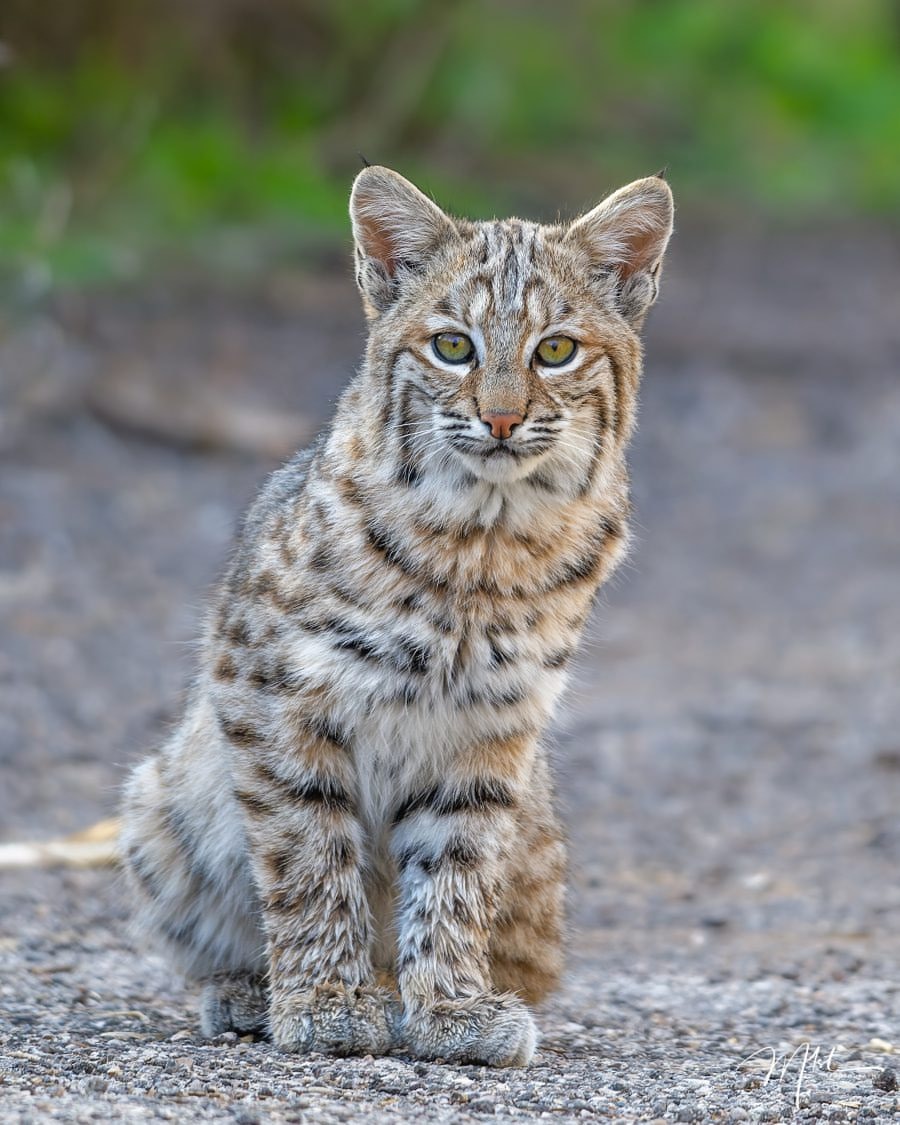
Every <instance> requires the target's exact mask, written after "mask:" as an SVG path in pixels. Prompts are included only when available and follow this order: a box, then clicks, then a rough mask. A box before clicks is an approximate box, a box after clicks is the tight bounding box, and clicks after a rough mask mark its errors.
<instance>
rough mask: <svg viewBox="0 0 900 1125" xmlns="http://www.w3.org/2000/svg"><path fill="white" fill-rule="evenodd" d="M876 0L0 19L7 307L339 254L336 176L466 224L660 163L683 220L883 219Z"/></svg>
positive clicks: (105, 9) (554, 208)
mask: <svg viewBox="0 0 900 1125" xmlns="http://www.w3.org/2000/svg"><path fill="white" fill-rule="evenodd" d="M898 55H900V15H898V9H897V5H896V4H895V3H893V2H892V0H856V2H854V3H845V2H842V0H796V2H795V3H791V4H783V3H779V2H777V0H735V2H733V3H728V4H722V3H719V2H717V0H644V2H639V0H566V2H564V3H561V4H557V5H553V6H550V5H547V4H545V3H542V2H540V0H375V2H373V3H367V4H359V3H355V2H354V0H194V2H192V3H190V4H184V3H179V2H177V0H154V2H152V3H151V2H149V0H131V2H126V0H80V2H79V3H77V4H67V5H63V6H62V7H60V6H58V5H55V6H47V5H36V4H34V3H31V2H29V0H5V3H4V5H3V12H2V16H0V249H2V263H0V269H2V273H3V275H4V277H5V278H6V280H7V281H8V282H9V281H12V282H13V283H14V284H15V286H16V287H17V288H18V289H20V290H24V291H25V292H27V293H30V294H35V293H41V292H43V291H45V290H47V289H50V288H53V287H54V286H60V285H78V284H84V283H88V282H91V283H92V282H96V281H110V280H118V279H130V278H133V277H134V276H136V275H139V274H141V273H143V272H145V271H146V270H147V269H149V268H151V267H152V266H153V265H154V264H156V265H158V264H159V262H160V261H161V260H167V259H168V260H170V259H172V258H175V259H176V260H181V261H182V262H183V261H184V260H185V259H191V260H192V261H194V262H204V263H207V264H209V265H212V264H214V265H215V268H217V269H222V268H228V269H232V270H236V269H241V268H245V269H251V270H257V269H259V268H260V265H261V263H266V264H271V263H272V262H273V261H279V260H281V261H283V260H284V259H285V258H287V259H290V258H292V256H293V255H296V253H297V252H298V248H299V247H303V246H304V245H306V244H308V243H309V242H310V241H311V242H313V243H316V244H318V245H321V244H323V243H325V244H327V243H328V242H331V241H343V240H344V239H345V231H346V227H345V196H346V189H347V184H348V181H349V178H350V176H351V175H352V174H353V172H354V171H355V170H356V169H357V168H358V167H359V164H360V160H359V156H358V155H357V154H358V153H362V154H364V155H365V156H366V157H367V158H368V159H369V160H370V161H371V162H373V163H386V164H390V165H394V166H397V167H399V168H402V169H403V170H404V171H405V172H407V173H408V174H409V175H410V176H412V177H413V178H417V179H418V180H419V182H421V183H422V185H423V186H424V187H425V188H426V190H428V191H430V192H432V193H433V194H435V195H436V196H437V197H438V198H440V199H443V200H447V201H449V202H450V203H451V204H452V205H453V206H454V207H455V208H457V210H459V211H465V212H468V213H470V214H473V215H477V216H479V217H481V216H489V215H491V214H494V213H507V212H510V211H524V212H527V213H528V214H532V215H537V216H541V217H547V216H555V215H556V214H557V213H558V212H562V213H563V214H567V213H569V214H571V213H572V212H573V211H575V210H577V209H579V208H581V207H584V206H587V205H588V204H590V203H592V202H593V201H594V200H595V199H596V198H597V196H598V195H600V194H603V193H605V192H606V191H608V190H611V189H612V188H614V187H616V186H618V185H619V184H620V183H622V182H625V181H626V180H628V179H633V178H635V177H636V176H638V175H643V174H649V173H651V172H655V171H656V170H657V169H658V168H660V167H661V166H664V165H666V166H668V168H669V170H670V175H671V177H672V180H673V183H674V184H675V185H676V186H677V190H678V194H679V198H680V200H681V205H682V207H683V208H685V207H690V208H691V209H696V210H698V211H700V212H702V213H704V214H708V213H710V211H712V212H715V213H717V214H718V213H721V212H723V211H731V212H733V213H740V212H743V210H744V209H745V208H748V207H749V208H752V209H754V210H762V211H764V212H765V213H767V214H769V215H777V216H781V217H789V218H800V219H803V220H804V221H808V220H809V219H810V218H811V217H812V216H816V217H819V218H821V217H823V216H846V215H866V216H878V215H882V216H884V215H891V214H896V208H897V200H898V197H900V159H898V157H897V153H898V152H900V65H898Z"/></svg>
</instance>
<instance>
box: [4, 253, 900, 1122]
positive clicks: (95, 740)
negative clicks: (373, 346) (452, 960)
mask: <svg viewBox="0 0 900 1125" xmlns="http://www.w3.org/2000/svg"><path fill="white" fill-rule="evenodd" d="M837 263H839V264H840V267H841V268H840V270H838V269H837V268H836V264H837ZM898 266H900V245H898V240H897V237H896V235H893V234H891V233H890V232H885V231H872V232H865V231H848V232H844V233H839V234H833V235H831V236H830V237H829V241H828V244H827V245H825V244H824V243H823V238H822V236H821V234H820V233H819V232H816V231H811V232H809V233H808V234H797V233H784V232H782V233H780V234H778V235H773V234H771V233H770V234H768V235H767V234H765V233H764V232H746V233H745V234H744V235H743V236H742V237H741V238H740V239H738V238H736V237H735V236H733V235H727V236H726V235H724V234H719V235H714V234H711V233H709V232H701V231H694V232H691V231H685V232H682V240H681V244H680V245H679V247H677V248H676V255H675V260H674V262H673V264H672V268H671V269H670V270H669V274H668V277H667V279H666V284H665V287H664V290H665V292H664V297H663V301H662V303H661V307H660V308H659V309H658V310H656V312H655V313H654V316H653V319H652V323H651V333H650V336H651V339H650V341H649V357H650V358H649V365H648V371H647V377H646V381H645V389H644V396H643V401H644V406H643V412H642V424H641V430H640V433H639V436H638V439H637V441H636V443H635V449H634V455H633V458H632V462H633V466H634V476H635V500H636V508H637V516H638V523H639V527H638V531H639V536H638V542H637V544H636V548H635V551H634V554H633V557H632V561H631V563H630V565H629V566H628V567H627V568H625V570H624V571H623V572H622V573H621V574H620V575H619V577H618V578H617V580H616V581H615V583H614V585H613V588H612V589H611V590H609V591H608V592H607V594H606V596H605V598H604V600H603V604H602V605H601V607H600V608H599V610H598V612H597V614H596V615H595V625H594V630H593V635H592V640H591V643H590V644H588V645H587V646H586V647H585V649H584V651H583V653H582V658H581V661H580V666H579V671H578V675H577V680H576V684H575V686H574V689H573V692H572V694H571V697H570V704H569V707H568V709H567V711H566V714H565V715H564V717H563V720H562V722H561V724H560V726H559V729H558V731H557V743H558V747H559V753H558V757H559V769H560V776H561V788H562V792H563V796H564V800H565V802H566V804H567V806H568V808H569V810H570V823H571V831H572V837H573V848H574V854H575V861H576V863H575V871H574V873H573V881H572V894H571V900H572V915H573V924H574V933H575V935H576V936H575V937H574V939H573V961H572V973H571V976H570V980H569V983H568V985H567V988H566V989H565V991H564V992H563V993H562V994H561V996H560V997H559V999H558V1000H556V1001H555V1002H554V1003H553V1004H552V1005H551V1006H550V1007H549V1008H548V1010H547V1011H546V1012H544V1013H543V1014H542V1017H541V1022H542V1026H543V1028H544V1031H545V1039H544V1042H543V1044H542V1048H541V1050H540V1053H539V1056H538V1059H537V1063H536V1065H535V1066H534V1067H532V1068H530V1069H529V1070H527V1071H525V1072H519V1073H515V1074H514V1073H504V1074H491V1073H488V1072H486V1071H484V1070H482V1069H480V1068H466V1067H463V1068H452V1067H449V1068H448V1067H438V1066H431V1065H424V1064H414V1065H413V1064H410V1063H408V1062H406V1061H404V1060H402V1059H385V1060H362V1061H359V1060H356V1061H335V1060H328V1059H321V1058H311V1059H286V1058H284V1057H281V1056H279V1055H277V1054H276V1053H274V1052H273V1051H271V1050H270V1049H269V1048H268V1047H265V1046H259V1045H253V1044H244V1043H239V1042H228V1041H223V1042H219V1043H214V1044H204V1043H202V1042H201V1041H200V1040H199V1039H198V1037H197V1034H196V1024H195V1019H194V1009H193V999H192V997H191V996H189V995H188V994H186V993H185V991H184V990H183V989H182V988H181V986H180V984H179V983H178V982H177V981H174V980H172V979H171V976H170V974H169V973H168V972H167V971H166V969H165V968H164V967H163V966H161V965H160V964H159V963H157V962H156V961H154V960H153V959H152V958H147V957H146V956H143V955H137V954H135V953H133V952H132V951H131V948H130V946H129V945H128V942H127V938H126V929H125V924H124V909H123V903H122V896H121V894H120V890H119V888H118V885H117V883H116V881H115V877H114V875H113V874H112V873H110V872H107V871H91V872H63V873H58V872H42V873H37V874H35V873H33V872H31V873H27V874H16V875H13V874H0V965H2V976H0V1120H3V1121H6V1120H9V1121H17V1122H18V1121H22V1122H25V1121H35V1122H40V1121H43V1120H48V1119H54V1120H65V1121H89V1120H115V1121H123V1120H127V1121H141V1120H163V1119H171V1120H174V1121H195V1120H196V1121H201V1120H228V1121H235V1122H243V1123H244V1125H249V1123H250V1122H253V1121H260V1122H262V1121H265V1122H269V1121H273V1122H280V1121H305V1120H309V1121H313V1120H314V1121H317V1122H318V1121H326V1122H327V1121H332V1120H333V1121H340V1120H352V1119H355V1118H357V1117H359V1118H366V1119H375V1120H379V1119H381V1120H403V1121H407V1120H412V1119H415V1118H418V1119H421V1120H427V1121H444V1120H446V1121H466V1120H476V1119H481V1118H483V1117H485V1116H491V1115H497V1116H508V1117H522V1118H530V1117H540V1116H542V1115H546V1116H549V1117H550V1118H561V1119H578V1118H594V1117H596V1118H600V1119H611V1120H620V1121H623V1122H625V1121H635V1120H653V1119H657V1118H659V1119H665V1120H675V1121H704V1120H714V1121H744V1120H765V1121H781V1120H798V1121H799V1120H814V1119H820V1118H821V1119H823V1120H829V1121H863V1120H871V1121H876V1122H878V1121H888V1120H890V1119H891V1117H892V1115H893V1114H894V1113H895V1112H900V1110H898V1096H900V1095H898V1093H897V1092H896V1089H895V1088H894V1083H895V1081H896V1079H895V1076H894V1073H893V1067H894V1066H895V1065H897V1062H898V1058H897V1053H900V985H898V983H897V982H898V979H900V978H898V973H897V964H898V958H900V953H898V948H900V942H898V931H900V878H898V870H900V815H898V812H897V809H898V799H900V735H898V730H900V696H898V689H897V685H898V674H900V379H898V368H900V316H898V315H897V313H898V310H897V292H898V277H900V269H898ZM360 340H361V321H360V318H359V316H358V313H357V311H356V307H355V298H354V296H353V293H352V291H351V289H350V285H349V282H348V281H346V280H345V279H344V278H342V277H340V276H336V277H331V276H330V275H329V276H328V277H327V278H325V279H316V280H315V282H309V281H306V280H304V279H303V278H302V277H290V276H284V277H280V278H277V279H274V281H273V282H272V283H271V284H270V285H269V286H268V287H267V289H266V290H265V292H260V293H255V294H253V295H248V294H224V293H221V292H218V293H210V292H209V291H204V292H195V291H185V290H182V291H179V292H177V293H175V294H174V295H160V294H154V293H151V292H143V293H138V294H129V295H122V296H107V297H104V298H94V299H91V300H86V299H77V300H76V299H70V300H69V301H68V303H66V304H63V305H60V306H59V307H58V308H56V309H54V310H52V312H45V313H42V314H41V315H36V316H34V317H32V318H30V319H29V320H28V321H26V322H19V323H17V324H15V325H8V326H7V328H6V331H5V332H4V334H3V337H2V339H0V409H2V416H0V635H2V638H3V643H2V645H0V838H5V839H9V838H26V837H41V836H46V835H48V834H58V833H59V832H62V831H70V830H73V829H76V828H78V827H81V826H83V825H84V824H86V823H89V822H91V821H92V820H94V819H97V818H99V817H100V816H103V815H108V814H109V813H110V812H112V811H113V810H114V808H115V803H116V792H117V788H118V786H119V784H120V781H121V779H122V776H123V773H124V770H125V769H126V768H127V766H128V765H129V764H130V763H131V762H133V761H134V760H135V759H136V758H137V757H139V756H140V755H141V754H142V753H143V752H145V750H146V749H147V748H148V747H149V746H151V745H152V743H153V741H154V739H156V738H158V737H159V736H160V733H161V732H162V731H164V730H165V728H166V725H167V723H168V722H169V721H171V719H172V717H173V716H174V715H175V714H177V709H178V703H179V697H180V693H181V691H182V689H183V686H184V684H185V682H186V679H187V676H188V675H189V673H190V667H191V659H190V658H191V649H190V642H191V639H192V637H193V636H194V633H195V628H196V623H197V620H198V616H199V613H200V611H201V609H202V604H203V598H204V591H205V590H206V589H207V588H208V586H209V583H210V582H211V581H212V579H213V577H214V575H215V573H216V571H217V569H218V568H219V566H220V565H221V563H222V560H223V558H224V552H225V551H226V549H227V543H228V539H229V536H230V531H231V527H232V525H233V521H234V518H235V516H236V514H237V513H238V512H239V511H240V509H241V507H242V506H243V505H244V503H245V502H246V500H247V499H248V497H249V496H250V495H251V494H252V492H253V490H254V488H255V486H256V484H257V482H258V481H259V479H260V477H261V475H262V474H263V473H264V472H265V470H266V468H267V467H268V465H269V463H270V459H268V458H266V457H265V456H261V455H257V454H254V453H253V451H252V448H251V449H250V450H249V451H248V449H247V446H246V443H244V444H243V445H242V444H241V443H240V442H239V441H236V442H235V444H236V445H238V446H240V449H241V450H242V451H241V452H229V451H228V450H227V449H222V448H218V447H220V446H221V445H222V444H223V441H224V444H225V445H227V444H228V439H227V436H226V438H225V439H222V437H221V434H220V435H219V437H213V438H209V436H208V435H207V437H206V438H204V437H203V436H202V435H201V437H200V438H199V439H198V443H199V445H200V446H201V447H202V448H190V444H191V442H190V435H189V436H188V438H187V439H186V438H185V436H184V434H181V435H180V436H179V435H174V436H173V437H172V441H176V442H181V443H182V444H181V445H178V444H171V443H170V442H166V441H159V440H156V439H155V438H154V437H153V436H152V435H149V436H148V435H147V434H146V433H144V434H138V433H136V432H133V430H131V429H129V428H127V427H123V426H122V420H121V418H119V420H118V422H117V423H116V424H115V425H110V422H109V417H110V414H109V412H104V411H103V410H102V409H100V410H99V412H98V410H97V408H96V405H97V402H98V396H99V398H100V400H101V401H102V398H103V396H104V395H107V394H112V393H114V391H113V390H111V389H110V388H114V387H115V385H116V383H117V381H118V382H120V383H123V384H128V383H134V382H136V381H137V382H140V381H141V380H144V381H145V382H147V381H150V385H151V389H152V387H154V386H161V387H163V388H164V393H165V394H167V395H174V396H176V397H177V396H178V395H179V394H183V393H184V391H183V388H184V386H185V385H186V380H187V379H188V378H190V379H191V383H190V385H191V386H192V387H196V386H198V385H200V386H201V387H202V390H203V393H204V394H207V395H211V396H213V397H214V398H215V399H216V400H217V401H219V402H223V403H225V404H226V405H228V406H229V407H230V406H233V405H235V404H237V406H238V407H242V408H243V410H245V411H246V410H249V409H253V410H260V411H265V410H268V411H269V412H270V413H271V412H272V411H274V412H276V413H277V414H279V413H280V414H281V415H282V416H286V415H289V416H290V417H293V415H294V414H299V415H301V416H302V417H300V418H299V419H298V420H297V425H298V426H299V427H301V428H302V426H303V425H304V424H305V423H304V417H305V418H307V419H308V420H309V421H310V422H311V423H315V422H317V421H319V420H321V419H322V418H324V417H327V414H328V410H329V401H330V400H331V399H332V398H333V397H334V395H335V394H336V392H337V390H338V389H339V386H340V384H341V383H342V381H343V379H344V377H345V375H346V373H348V372H349V371H351V370H352V368H353V366H354V364H355V363H356V361H357V358H358V353H359V347H360ZM335 373H340V374H335ZM198 380H199V383H198ZM90 403H93V404H94V406H93V407H91V406H90ZM238 413H240V410H238ZM101 415H102V416H103V417H102V418H101ZM104 419H106V420H104ZM186 440H187V442H188V445H187V446H185V444H184V442H185V441H186ZM278 440H281V439H280V438H279V437H278V436H277V434H276V436H275V437H273V438H272V442H275V444H277V441H278ZM210 447H213V448H210ZM265 448H266V449H269V450H271V448H272V446H271V443H270V445H267V446H265ZM803 1043H809V1044H811V1047H812V1049H815V1048H820V1051H821V1054H820V1055H819V1057H818V1060H817V1059H816V1058H815V1057H811V1058H810V1059H809V1060H808V1061H807V1064H806V1067H805V1070H804V1072H803V1075H802V1078H801V1073H800V1072H801V1066H802V1062H803V1059H802V1052H801V1055H799V1056H797V1057H796V1058H795V1059H794V1060H793V1062H791V1063H790V1065H788V1066H787V1069H786V1072H785V1076H784V1079H783V1081H778V1076H779V1074H780V1071H781V1062H779V1064H778V1068H777V1071H776V1074H775V1078H774V1079H773V1080H772V1081H770V1082H769V1083H768V1085H760V1083H761V1081H762V1080H763V1079H764V1078H765V1075H766V1068H767V1066H768V1064H769V1062H770V1060H771V1054H769V1055H765V1054H761V1055H760V1056H759V1057H758V1058H757V1060H756V1061H755V1062H753V1063H749V1064H746V1065H744V1066H742V1065H741V1060H743V1059H746V1058H747V1057H748V1056H750V1055H751V1054H752V1053H753V1052H754V1051H757V1050H760V1051H763V1052H766V1051H769V1052H774V1053H775V1054H776V1055H777V1057H778V1058H779V1059H782V1057H783V1056H785V1055H786V1054H789V1053H790V1052H791V1051H793V1050H794V1048H796V1047H797V1046H799V1045H801V1044H803ZM892 1045H893V1051H891V1050H890V1049H889V1048H890V1047H891V1046H892ZM832 1051H833V1054H832ZM895 1052H897V1053H895ZM829 1056H830V1057H831V1063H832V1066H834V1067H836V1069H831V1070H827V1069H825V1062H826V1060H827V1059H828V1058H829ZM798 1101H799V1105H800V1108H799V1109H798V1108H797V1104H798ZM379 1115H380V1117H379Z"/></svg>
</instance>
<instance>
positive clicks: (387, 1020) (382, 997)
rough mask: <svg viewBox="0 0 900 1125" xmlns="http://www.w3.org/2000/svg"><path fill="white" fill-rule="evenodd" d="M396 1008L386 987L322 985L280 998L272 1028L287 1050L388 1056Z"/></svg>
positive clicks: (272, 1014) (394, 1031) (273, 1011)
mask: <svg viewBox="0 0 900 1125" xmlns="http://www.w3.org/2000/svg"><path fill="white" fill-rule="evenodd" d="M396 1009H397V1003H396V1001H395V1000H394V999H393V997H392V996H391V994H390V993H388V992H386V991H384V990H383V989H377V988H364V987H363V988H346V987H344V986H343V985H340V984H327V985H317V986H316V987H314V988H312V989H309V990H307V991H298V992H288V993H286V994H282V995H281V996H279V997H277V998H276V999H275V1000H274V1001H273V1003H272V1009H271V1012H270V1015H269V1025H270V1029H271V1033H272V1038H273V1040H274V1041H275V1044H276V1045H277V1046H278V1047H280V1048H281V1049H282V1050H283V1051H297V1052H302V1053H305V1052H307V1051H320V1052H322V1053H324V1054H330V1055H383V1054H385V1053H386V1052H387V1051H388V1050H390V1048H391V1047H392V1046H394V1043H395V1039H396V1036H397V1023H398V1017H397V1014H396Z"/></svg>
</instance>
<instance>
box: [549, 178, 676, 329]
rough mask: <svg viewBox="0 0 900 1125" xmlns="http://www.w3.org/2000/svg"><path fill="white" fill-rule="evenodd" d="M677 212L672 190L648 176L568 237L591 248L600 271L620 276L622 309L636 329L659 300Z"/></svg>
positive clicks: (576, 226)
mask: <svg viewBox="0 0 900 1125" xmlns="http://www.w3.org/2000/svg"><path fill="white" fill-rule="evenodd" d="M674 211H675V204H674V202H673V199H672V191H671V188H670V187H669V185H668V184H667V183H666V181H665V180H664V179H662V178H661V177H659V176H648V177H647V178H646V179H645V180H635V181H634V183H632V184H628V185H627V186H626V187H623V188H620V189H619V190H618V191H617V192H614V193H613V194H612V195H611V196H609V198H608V199H604V201H603V202H602V203H600V204H598V205H597V206H596V207H595V208H594V209H593V210H592V211H588V213H587V214H586V215H582V217H581V218H580V219H576V220H575V222H574V223H573V224H572V226H571V227H570V228H569V231H568V234H567V236H566V237H567V238H570V239H573V240H575V241H578V242H580V243H581V244H582V245H584V246H585V247H586V248H587V250H588V253H589V254H590V256H591V258H592V259H593V261H594V263H595V265H596V267H597V270H598V272H600V273H604V274H613V275H615V276H616V277H617V279H618V285H617V302H618V306H619V309H620V311H621V313H622V315H623V316H624V317H625V319H626V320H628V321H630V322H631V324H633V325H634V326H635V327H636V328H639V327H640V325H641V324H642V323H643V320H644V316H645V315H646V313H647V309H649V307H650V306H651V305H652V304H653V302H654V301H655V300H656V294H657V290H658V286H659V274H660V268H661V266H662V260H663V255H664V254H665V252H666V245H667V244H668V241H669V236H670V235H671V233H672V219H673V215H674Z"/></svg>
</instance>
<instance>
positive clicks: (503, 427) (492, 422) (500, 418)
mask: <svg viewBox="0 0 900 1125" xmlns="http://www.w3.org/2000/svg"><path fill="white" fill-rule="evenodd" d="M481 420H482V422H486V423H487V424H488V425H489V426H490V427H491V435H492V436H493V437H495V438H502V439H503V440H505V439H506V438H508V437H509V435H510V434H511V433H512V432H513V430H514V429H515V428H516V426H520V425H521V424H522V422H524V420H525V418H524V416H523V415H522V414H502V413H500V412H499V411H494V410H485V411H484V413H483V414H482V415H481Z"/></svg>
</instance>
